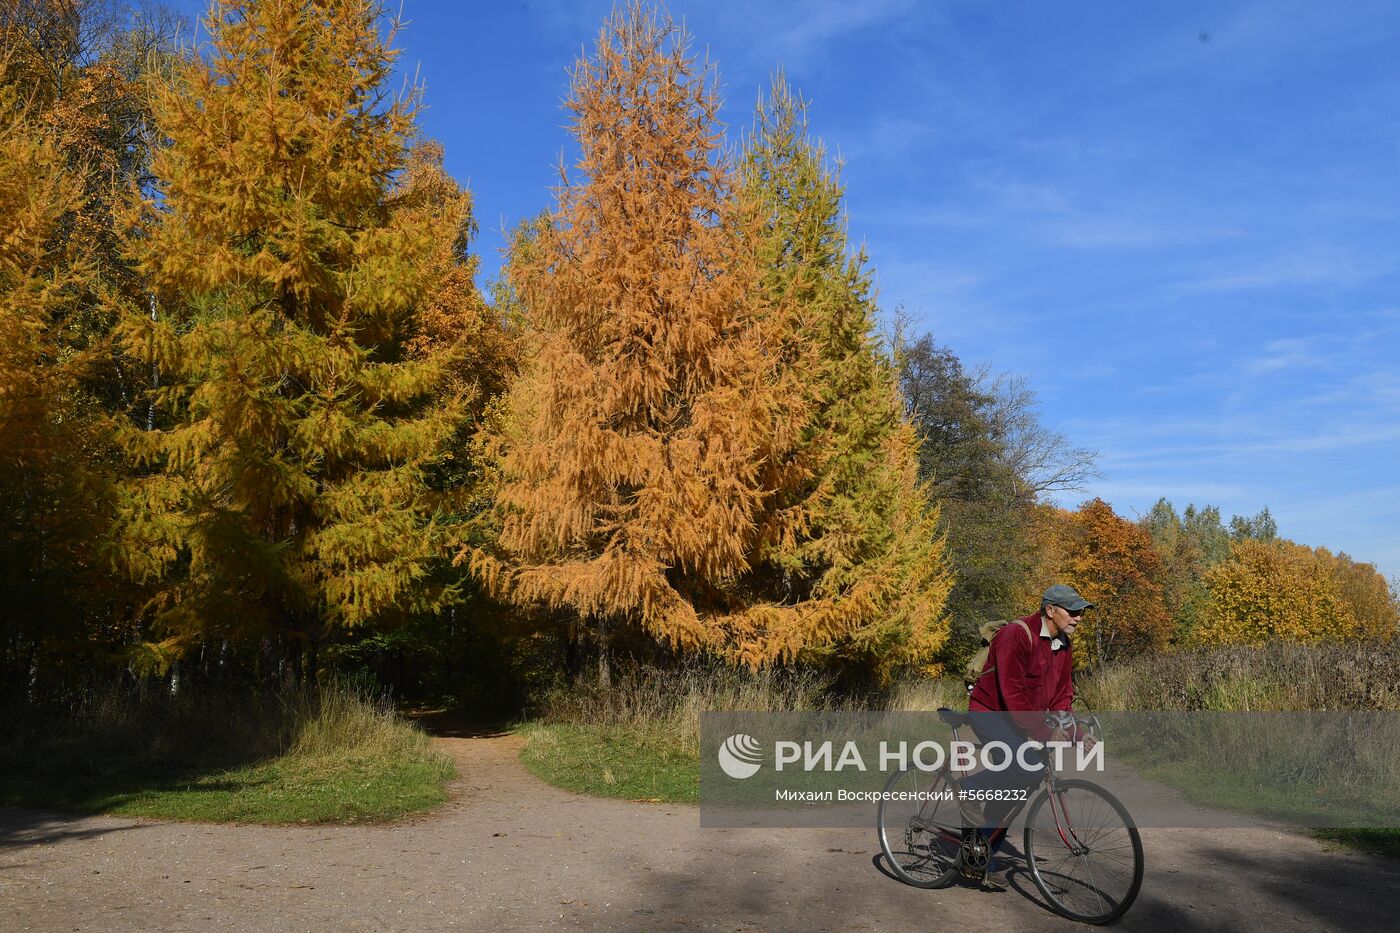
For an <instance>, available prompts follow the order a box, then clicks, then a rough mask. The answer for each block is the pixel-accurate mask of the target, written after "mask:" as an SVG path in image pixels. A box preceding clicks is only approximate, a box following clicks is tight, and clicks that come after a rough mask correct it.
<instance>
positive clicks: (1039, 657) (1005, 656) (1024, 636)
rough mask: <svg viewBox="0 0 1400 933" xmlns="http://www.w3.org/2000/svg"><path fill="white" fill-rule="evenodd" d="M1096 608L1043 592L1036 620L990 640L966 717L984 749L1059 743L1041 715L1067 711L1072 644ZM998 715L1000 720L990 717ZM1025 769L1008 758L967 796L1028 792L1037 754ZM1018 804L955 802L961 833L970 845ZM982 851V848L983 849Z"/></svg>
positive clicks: (1057, 732)
mask: <svg viewBox="0 0 1400 933" xmlns="http://www.w3.org/2000/svg"><path fill="white" fill-rule="evenodd" d="M1092 608H1094V604H1093V603H1091V602H1089V601H1088V600H1087V599H1084V598H1083V597H1082V596H1080V595H1079V594H1078V593H1076V592H1075V591H1074V589H1073V588H1071V587H1069V586H1066V585H1064V584H1063V583H1057V584H1056V585H1054V586H1052V587H1050V588H1049V589H1048V590H1046V591H1045V593H1044V595H1043V596H1042V597H1041V600H1040V612H1038V613H1035V614H1033V615H1028V616H1025V617H1024V618H1020V619H1015V620H1013V621H1011V622H1009V623H1007V624H1006V625H1003V626H1002V627H1001V629H1000V630H999V631H998V632H997V633H996V635H995V636H994V637H993V638H992V642H991V646H990V649H989V651H988V654H987V664H986V667H985V668H983V671H984V673H983V674H982V676H981V677H979V678H978V679H977V683H976V684H975V685H974V686H973V689H972V696H971V697H969V698H968V704H967V705H968V710H969V712H972V713H974V714H980V715H974V716H973V717H972V728H973V731H974V732H976V733H977V737H978V738H979V739H981V740H982V742H983V744H986V743H988V742H993V741H1000V742H1005V743H1006V744H1007V745H1008V746H1010V747H1011V749H1012V750H1013V751H1015V750H1016V749H1019V748H1020V746H1021V745H1022V743H1024V742H1026V741H1027V740H1035V741H1037V742H1059V741H1064V740H1065V739H1066V738H1067V736H1066V734H1065V732H1064V731H1063V730H1061V729H1058V728H1054V727H1052V726H1049V725H1047V724H1046V722H1045V717H1046V713H1049V712H1056V711H1061V710H1063V711H1068V710H1069V708H1070V705H1071V704H1072V703H1073V701H1074V683H1073V681H1072V680H1071V674H1072V673H1073V671H1074V656H1073V651H1072V648H1071V646H1070V640H1069V636H1070V635H1072V634H1074V629H1075V627H1076V626H1077V625H1078V624H1079V620H1080V618H1081V617H1082V616H1083V615H1084V611H1085V610H1086V609H1092ZM994 713H1002V714H1004V715H1000V716H997V715H992V714H994ZM1024 757H1025V760H1026V761H1027V762H1028V763H1030V764H1031V765H1032V767H1031V768H1029V769H1028V768H1023V767H1021V765H1020V762H1019V761H1018V760H1017V759H1016V756H1014V755H1013V757H1012V761H1011V766H1010V767H1009V768H1007V769H1006V770H1005V771H1000V772H997V771H982V772H980V773H978V774H974V775H973V776H972V777H970V778H968V779H966V780H965V781H963V782H962V788H963V789H964V790H970V791H986V790H992V789H1008V790H1010V789H1015V790H1020V789H1026V790H1029V789H1030V788H1033V787H1034V786H1035V784H1036V782H1038V781H1039V780H1040V779H1041V777H1042V776H1043V774H1044V772H1043V771H1041V770H1040V769H1039V767H1038V766H1039V765H1040V764H1041V758H1040V754H1039V752H1029V753H1027V754H1026V755H1025V756H1024ZM1014 805H1015V801H1009V802H1002V801H997V802H993V803H990V804H989V805H988V806H987V808H986V813H985V814H984V813H983V808H982V806H981V805H980V803H979V802H978V801H976V800H966V799H960V800H959V801H958V809H959V811H960V813H961V815H962V821H963V826H964V827H965V832H966V833H969V834H970V835H969V839H970V840H971V841H972V842H973V843H979V842H980V840H979V839H978V838H977V836H976V835H971V834H975V833H976V832H977V831H978V830H987V829H991V828H993V827H995V826H996V825H998V824H999V823H1000V822H1001V819H1002V817H1004V816H1005V815H1006V813H1007V812H1008V811H1009V810H1010V809H1011V807H1012V806H1014ZM984 851H985V847H984Z"/></svg>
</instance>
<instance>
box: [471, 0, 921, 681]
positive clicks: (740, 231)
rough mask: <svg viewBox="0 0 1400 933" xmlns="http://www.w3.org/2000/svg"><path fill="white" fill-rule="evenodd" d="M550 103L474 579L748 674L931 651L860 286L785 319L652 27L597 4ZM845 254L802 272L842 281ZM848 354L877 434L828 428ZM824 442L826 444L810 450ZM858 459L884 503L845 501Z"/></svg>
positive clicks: (904, 473) (906, 444) (667, 34)
mask: <svg viewBox="0 0 1400 933" xmlns="http://www.w3.org/2000/svg"><path fill="white" fill-rule="evenodd" d="M568 106H569V108H570V110H571V111H572V113H573V115H574V121H573V129H574V132H575V135H576V137H577V139H578V142H579V147H580V151H581V157H580V161H579V165H578V168H579V170H580V173H581V176H582V177H581V178H579V179H578V180H576V181H574V182H573V183H569V182H568V181H567V179H566V183H565V185H564V186H563V187H562V188H561V190H560V197H559V203H558V205H557V208H556V209H555V211H554V212H553V213H552V215H551V216H550V217H549V218H547V219H546V221H545V222H544V223H543V224H540V225H538V226H536V227H534V228H532V229H531V230H530V231H528V232H527V235H525V236H523V237H519V238H517V241H516V242H517V248H516V251H515V252H514V254H513V255H512V257H511V261H510V264H509V268H510V270H511V293H512V295H513V296H514V297H515V299H516V300H518V301H519V302H520V304H521V306H522V307H523V308H524V309H525V313H526V314H527V316H528V320H529V323H530V327H531V333H530V335H529V337H528V340H529V341H530V345H531V349H530V351H529V354H528V355H529V356H530V358H531V360H532V363H531V365H530V366H529V367H528V368H527V369H526V371H525V373H524V375H523V376H522V378H521V380H520V381H519V383H518V384H517V385H516V386H515V388H514V390H513V391H512V393H511V401H510V410H509V414H508V418H507V421H506V425H507V426H506V429H505V430H504V431H503V432H502V433H501V436H500V437H499V439H498V448H499V451H500V459H499V471H500V486H499V489H498V495H497V502H498V516H499V521H500V524H501V534H500V538H499V550H498V551H497V552H495V553H493V552H491V551H489V550H488V549H480V550H476V551H473V552H472V553H471V554H470V557H471V560H472V565H473V567H474V569H475V570H476V571H477V572H478V573H480V574H481V575H482V576H483V577H484V578H485V579H486V580H487V581H488V582H489V583H490V585H491V586H492V587H493V589H494V590H495V591H496V592H498V593H501V594H503V595H507V596H509V597H511V598H513V599H515V600H517V601H520V602H526V603H538V604H544V605H547V606H551V607H554V608H563V609H568V610H571V611H573V612H575V613H577V614H578V615H579V616H580V617H582V618H584V619H587V620H591V621H592V623H593V624H594V625H595V626H596V627H597V629H598V630H599V634H600V637H601V638H602V640H604V642H605V641H606V638H607V631H608V629H609V628H610V627H612V626H615V625H618V624H631V625H636V626H638V627H640V628H641V629H643V630H645V631H646V632H648V633H650V634H651V635H652V636H653V637H655V638H657V639H659V640H660V641H662V642H665V643H669V644H671V645H673V646H677V647H679V648H682V649H703V650H709V651H713V652H716V653H719V654H722V655H724V656H726V657H729V658H731V659H733V660H736V661H739V662H742V663H746V664H748V665H750V666H759V665H762V664H765V663H769V662H774V661H791V660H793V659H795V658H797V657H798V656H800V655H803V654H808V653H810V654H816V655H821V654H825V653H831V652H841V653H843V654H845V655H847V656H860V657H862V658H868V657H869V656H871V655H877V656H879V657H880V658H881V659H882V660H888V661H890V662H900V661H905V660H907V659H909V658H911V657H915V656H917V657H924V656H926V655H927V653H928V652H929V651H931V650H932V649H934V648H936V647H937V642H938V640H939V633H940V630H939V624H938V623H939V617H940V615H941V608H942V603H941V599H940V598H937V589H938V587H939V586H941V585H943V583H942V581H943V580H944V571H943V567H942V564H941V563H940V562H939V561H938V560H937V552H936V540H935V539H936V536H935V534H934V530H933V521H934V520H936V516H931V515H930V514H929V511H928V508H927V502H926V500H925V499H924V498H923V496H922V495H921V493H920V491H919V490H918V488H917V486H916V485H915V481H914V470H915V467H914V463H913V459H912V456H911V455H910V451H912V443H913V438H912V433H910V432H909V431H908V430H907V425H904V424H903V422H902V421H901V419H900V417H899V412H898V404H897V402H896V396H895V395H894V394H893V391H892V388H891V387H892V381H891V379H890V374H889V372H888V371H887V367H886V368H882V367H881V366H880V365H879V361H878V360H877V359H876V358H875V357H874V356H873V355H872V354H870V352H869V351H870V347H869V344H868V333H867V332H866V330H867V327H868V316H867V315H868V311H869V308H868V306H867V305H866V304H865V303H863V302H864V298H863V293H862V294H851V295H847V300H846V304H845V305H842V306H841V308H840V309H839V310H838V309H837V307H836V303H835V301H833V303H831V304H830V305H829V306H827V307H823V308H812V309H810V317H811V324H810V326H808V327H807V328H806V329H805V330H802V331H800V332H799V331H797V330H794V329H793V327H794V319H795V318H794V316H793V315H790V314H788V313H787V312H786V311H783V310H778V309H777V305H779V304H782V303H783V302H785V301H788V299H786V298H784V297H783V296H782V295H780V294H779V293H778V292H779V289H777V288H775V287H769V286H766V285H764V283H763V281H762V280H763V278H764V276H765V274H766V272H771V271H772V269H773V266H772V262H773V260H774V259H775V258H776V257H775V256H774V255H772V254H771V253H770V254H768V255H767V256H766V257H764V258H761V257H760V252H761V250H762V249H763V248H764V244H767V243H770V242H771V237H772V232H771V230H769V229H765V227H764V225H763V223H762V222H761V218H760V216H759V213H760V212H756V211H754V210H753V209H752V207H753V202H752V201H750V200H749V198H748V196H745V197H744V198H739V197H736V195H735V191H734V189H735V187H736V172H735V169H734V168H733V166H731V165H730V164H729V163H728V162H727V160H726V159H725V158H724V157H723V155H722V154H721V152H720V150H719V130H718V129H717V128H716V125H715V112H716V109H717V106H718V104H717V101H716V98H715V96H714V91H713V84H712V80H711V78H710V75H709V74H708V73H707V72H702V71H697V69H696V68H695V66H694V62H693V60H692V59H691V58H690V56H689V54H688V52H687V48H686V37H685V36H684V35H683V34H682V33H681V31H680V30H678V29H677V28H676V27H675V26H674V25H673V24H671V23H670V22H669V21H659V20H658V19H657V18H656V17H655V16H654V15H653V14H651V13H649V12H647V11H644V10H643V9H642V8H641V7H640V6H638V5H633V6H630V7H628V8H626V9H624V10H619V11H617V12H615V13H614V15H613V16H612V18H611V19H610V20H609V21H608V23H607V24H606V26H605V28H604V30H603V32H602V35H601V37H600V40H599V43H598V49H597V53H596V55H595V57H594V58H593V59H591V60H589V61H584V62H581V63H579V65H578V67H577V69H576V71H575V73H574V80H573V85H572V93H571V96H570V99H569V101H568ZM819 194H820V195H821V196H823V197H826V196H828V195H829V194H830V192H820V193H819ZM838 197H839V194H838ZM829 206H830V205H827V206H823V207H822V208H821V210H822V211H825V213H822V214H821V216H820V217H819V218H818V219H817V220H816V223H818V224H821V223H825V222H827V221H828V220H829V219H830V217H829V216H828V215H829V214H830V210H829V209H828V208H829ZM785 210H787V208H785ZM813 216H814V217H817V214H815V213H814V214H813ZM844 242H845V241H844V238H842V239H841V240H840V242H833V243H830V244H826V245H825V246H824V249H827V250H828V251H830V254H831V255H833V256H840V258H839V260H838V262H837V265H836V266H835V267H834V268H830V267H827V266H821V265H819V260H817V259H815V258H814V259H813V260H812V262H813V265H812V269H814V270H819V272H815V273H814V274H818V275H821V276H825V275H827V274H835V275H836V276H838V277H839V278H841V280H842V281H845V279H846V276H847V273H848V271H849V270H848V268H847V264H846V258H845V257H844V256H843V255H840V254H841V253H842V252H843V250H844ZM765 262H766V263H768V265H767V266H765V265H763V263H765ZM778 274H779V275H787V274H788V273H787V272H781V273H778ZM802 274H803V275H806V274H807V273H805V272H804V273H802ZM828 284H830V283H828ZM849 284H850V283H849V282H847V285H849ZM820 287H821V288H822V289H826V288H827V287H828V286H827V285H825V284H824V285H821V286H820ZM823 294H825V292H823ZM809 299H810V296H809V295H807V294H805V293H803V294H801V295H798V294H794V295H793V296H792V298H791V301H790V302H789V303H790V304H801V303H802V302H803V301H804V300H809ZM838 313H840V314H845V315H846V316H847V317H846V319H844V320H838V318H837V316H836V315H837V314H838ZM824 328H825V330H824ZM831 328H840V329H841V330H842V332H841V334H840V335H836V334H828V333H826V330H829V329H831ZM823 341H826V342H825V343H823ZM862 354H866V355H864V356H862ZM799 361H801V362H799ZM840 362H845V363H853V364H858V365H859V366H861V367H863V368H862V369H861V370H860V372H858V373H857V374H856V378H857V379H858V380H859V379H862V378H863V379H865V380H867V382H868V383H869V385H865V386H864V388H863V389H862V391H867V390H868V391H869V392H871V393H873V395H874V396H875V397H876V400H875V401H873V402H872V403H871V404H872V405H873V410H872V411H871V412H870V413H871V414H872V417H873V418H874V419H875V421H874V422H873V423H872V424H869V425H856V424H854V423H851V422H841V423H840V424H838V423H837V421H839V420H840V419H839V417H838V415H837V414H836V409H837V407H838V406H837V405H835V404H833V403H834V400H835V398H836V396H837V395H839V394H840V392H841V389H842V386H841V384H840V383H839V382H831V383H829V384H820V385H819V383H821V379H822V378H823V376H824V377H826V378H831V377H832V376H833V375H834V369H835V368H836V367H837V366H838V365H839V363H840ZM819 370H820V373H821V374H822V375H818V371H819ZM872 387H873V388H872ZM865 401H866V400H864V399H863V400H862V402H861V404H865ZM848 433H849V434H850V435H851V436H849V437H848V436H846V435H847V434H848ZM828 441H829V442H833V443H836V442H838V441H839V442H840V444H839V445H838V448H837V452H829V451H823V450H819V449H818V448H819V447H820V446H821V444H822V443H823V442H828ZM841 445H843V446H841ZM858 472H859V473H863V476H862V477H861V479H860V482H863V483H866V484H867V488H868V490H869V491H871V492H872V493H873V494H875V495H880V496H883V497H884V500H883V501H881V502H879V503H878V504H875V503H864V504H862V505H861V506H857V505H856V504H855V503H854V502H853V501H852V497H853V496H854V495H855V484H856V480H855V476H854V474H856V473H858ZM872 514H878V518H877V519H872V518H871V515H872ZM930 547H933V548H935V550H934V551H932V552H930V550H929V549H930ZM915 553H918V554H921V555H928V556H929V558H930V559H929V560H927V561H926V562H923V563H920V562H919V560H918V559H912V560H911V559H910V558H911V556H912V555H914V554H915ZM916 565H917V572H916V573H915V574H914V575H913V576H911V575H910V570H911V568H914V567H915V566H916ZM901 584H909V585H908V586H907V587H904V588H902V589H900V590H899V592H895V588H896V587H900V586H901ZM930 590H932V591H933V594H934V595H933V597H930ZM602 657H603V658H604V659H605V658H606V651H604V652H603V654H602ZM605 670H606V669H605V668H604V675H605V676H606V674H605Z"/></svg>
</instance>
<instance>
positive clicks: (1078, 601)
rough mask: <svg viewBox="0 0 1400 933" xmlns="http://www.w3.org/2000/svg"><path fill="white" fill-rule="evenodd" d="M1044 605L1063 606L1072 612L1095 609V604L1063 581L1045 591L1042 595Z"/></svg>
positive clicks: (1041, 599) (1041, 602) (1041, 600)
mask: <svg viewBox="0 0 1400 933" xmlns="http://www.w3.org/2000/svg"><path fill="white" fill-rule="evenodd" d="M1040 604H1041V605H1042V606H1061V607H1063V608H1065V609H1068V610H1069V611H1070V612H1079V611H1081V610H1083V609H1093V608H1094V604H1093V603H1091V602H1089V600H1087V599H1085V598H1084V597H1083V596H1080V595H1079V594H1078V593H1076V592H1075V591H1074V587H1071V586H1065V585H1064V584H1063V583H1056V584H1055V585H1054V586H1052V587H1050V589H1048V590H1046V591H1045V595H1044V596H1042V597H1040Z"/></svg>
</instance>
